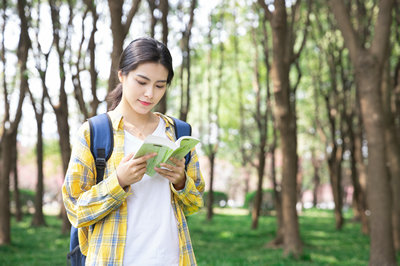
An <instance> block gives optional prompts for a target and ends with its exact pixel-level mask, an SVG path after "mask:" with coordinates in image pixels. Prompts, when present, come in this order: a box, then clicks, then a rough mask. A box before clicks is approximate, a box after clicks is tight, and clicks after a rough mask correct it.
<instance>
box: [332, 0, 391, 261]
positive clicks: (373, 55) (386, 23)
mask: <svg viewBox="0 0 400 266" xmlns="http://www.w3.org/2000/svg"><path fill="white" fill-rule="evenodd" d="M393 4H394V1H393V0H380V1H379V3H378V7H379V13H378V17H377V20H376V22H375V30H374V37H373V39H372V41H371V42H370V47H367V46H366V41H364V42H363V41H362V40H361V39H360V38H359V36H358V35H357V32H356V31H355V29H354V26H353V24H352V22H351V20H350V16H349V11H348V9H347V8H346V5H345V3H344V1H343V0H330V7H331V9H332V12H333V13H334V15H335V18H336V21H337V24H338V27H339V29H340V31H341V33H342V35H343V38H344V41H345V45H346V47H347V49H348V50H349V53H350V59H351V62H352V65H353V67H354V70H355V77H356V83H357V89H358V90H359V95H360V103H361V112H362V118H363V123H364V126H365V132H366V135H367V141H368V166H367V167H368V171H367V182H368V193H367V196H368V206H369V208H370V210H371V217H370V221H371V223H370V224H371V234H370V235H371V249H370V265H395V264H396V256H395V252H394V247H393V233H392V222H391V210H392V204H391V191H390V181H389V173H388V169H387V166H386V162H387V155H386V149H387V147H386V144H385V139H384V138H382V137H381V136H382V134H383V132H385V123H384V121H385V120H384V119H385V117H384V115H385V114H384V109H383V106H382V95H381V92H380V88H381V82H382V72H383V66H384V62H385V61H386V58H387V56H388V53H387V51H388V47H389V36H390V25H391V23H392V10H393Z"/></svg>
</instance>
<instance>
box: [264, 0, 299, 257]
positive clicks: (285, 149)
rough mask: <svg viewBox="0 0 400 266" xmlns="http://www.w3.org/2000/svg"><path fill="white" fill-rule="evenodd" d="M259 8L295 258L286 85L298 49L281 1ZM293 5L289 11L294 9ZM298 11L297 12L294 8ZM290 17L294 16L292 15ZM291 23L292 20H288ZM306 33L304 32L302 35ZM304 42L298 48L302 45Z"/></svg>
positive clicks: (292, 143) (293, 149) (292, 116)
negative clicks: (268, 38) (268, 33)
mask: <svg viewBox="0 0 400 266" xmlns="http://www.w3.org/2000/svg"><path fill="white" fill-rule="evenodd" d="M258 3H259V4H260V5H261V6H262V7H263V9H264V12H265V16H266V17H267V18H268V19H269V20H270V23H271V28H272V43H273V60H272V67H271V78H272V82H273V87H274V96H275V108H274V114H275V118H276V124H277V128H278V129H279V132H280V143H281V150H282V165H284V167H283V168H282V214H283V227H284V232H283V234H284V235H283V239H284V241H283V243H284V254H285V255H293V256H295V257H299V256H300V255H301V254H302V243H301V240H300V233H299V223H298V217H297V211H296V203H297V180H296V178H297V170H298V169H297V168H298V164H297V163H298V157H297V125H296V111H295V108H294V107H295V96H294V95H293V91H291V87H290V83H289V72H290V66H291V64H292V63H293V62H294V61H295V60H296V59H297V58H298V56H299V54H300V52H301V49H302V48H300V50H299V52H298V53H297V54H296V55H295V54H294V51H293V49H294V48H293V45H294V37H295V35H294V32H292V28H291V27H289V26H288V17H287V13H286V6H285V1H283V0H275V1H274V6H275V10H274V11H273V13H271V12H270V11H269V9H268V6H267V5H266V4H265V2H264V0H258ZM299 3H300V2H296V4H295V5H294V6H293V8H294V9H293V11H292V12H295V9H296V8H298V4H299ZM297 10H298V9H297ZM292 15H293V16H292V17H296V16H295V15H294V13H293V14H292ZM292 23H295V21H292ZM305 33H306V32H305ZM305 38H306V34H304V39H303V43H302V47H303V45H304V40H305Z"/></svg>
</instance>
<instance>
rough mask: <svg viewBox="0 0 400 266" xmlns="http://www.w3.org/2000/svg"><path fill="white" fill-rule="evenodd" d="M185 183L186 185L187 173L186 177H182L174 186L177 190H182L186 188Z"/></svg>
mask: <svg viewBox="0 0 400 266" xmlns="http://www.w3.org/2000/svg"><path fill="white" fill-rule="evenodd" d="M185 185H186V175H185V177H184V178H183V179H182V181H181V182H179V183H177V184H174V188H175V189H176V190H182V189H184V188H185Z"/></svg>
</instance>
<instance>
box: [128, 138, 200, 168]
mask: <svg viewBox="0 0 400 266" xmlns="http://www.w3.org/2000/svg"><path fill="white" fill-rule="evenodd" d="M199 142H200V140H198V139H197V138H194V137H192V136H183V137H180V138H179V139H177V140H176V141H175V142H173V141H171V140H169V139H166V138H162V137H157V136H153V135H149V136H147V137H146V138H145V139H144V141H143V143H142V145H141V146H140V147H139V150H138V151H137V152H136V154H135V156H134V157H133V158H139V157H142V156H144V155H146V154H149V153H154V152H155V153H157V155H156V156H155V157H153V158H151V159H149V160H147V170H146V174H147V175H149V176H154V174H155V173H156V171H155V170H154V167H160V163H165V162H167V161H168V159H169V158H170V157H174V158H176V159H182V158H184V157H185V156H186V154H188V153H189V152H190V151H191V150H192V149H193V148H194V147H195V146H196V145H197V143H199Z"/></svg>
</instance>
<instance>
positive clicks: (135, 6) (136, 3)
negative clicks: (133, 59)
mask: <svg viewBox="0 0 400 266" xmlns="http://www.w3.org/2000/svg"><path fill="white" fill-rule="evenodd" d="M140 1H141V0H133V3H132V7H131V9H130V10H129V13H128V16H127V17H126V22H125V24H123V25H122V27H123V32H124V36H126V35H127V34H128V31H129V27H130V26H131V24H132V20H133V17H134V16H135V15H136V12H137V11H138V10H139V4H140Z"/></svg>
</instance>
